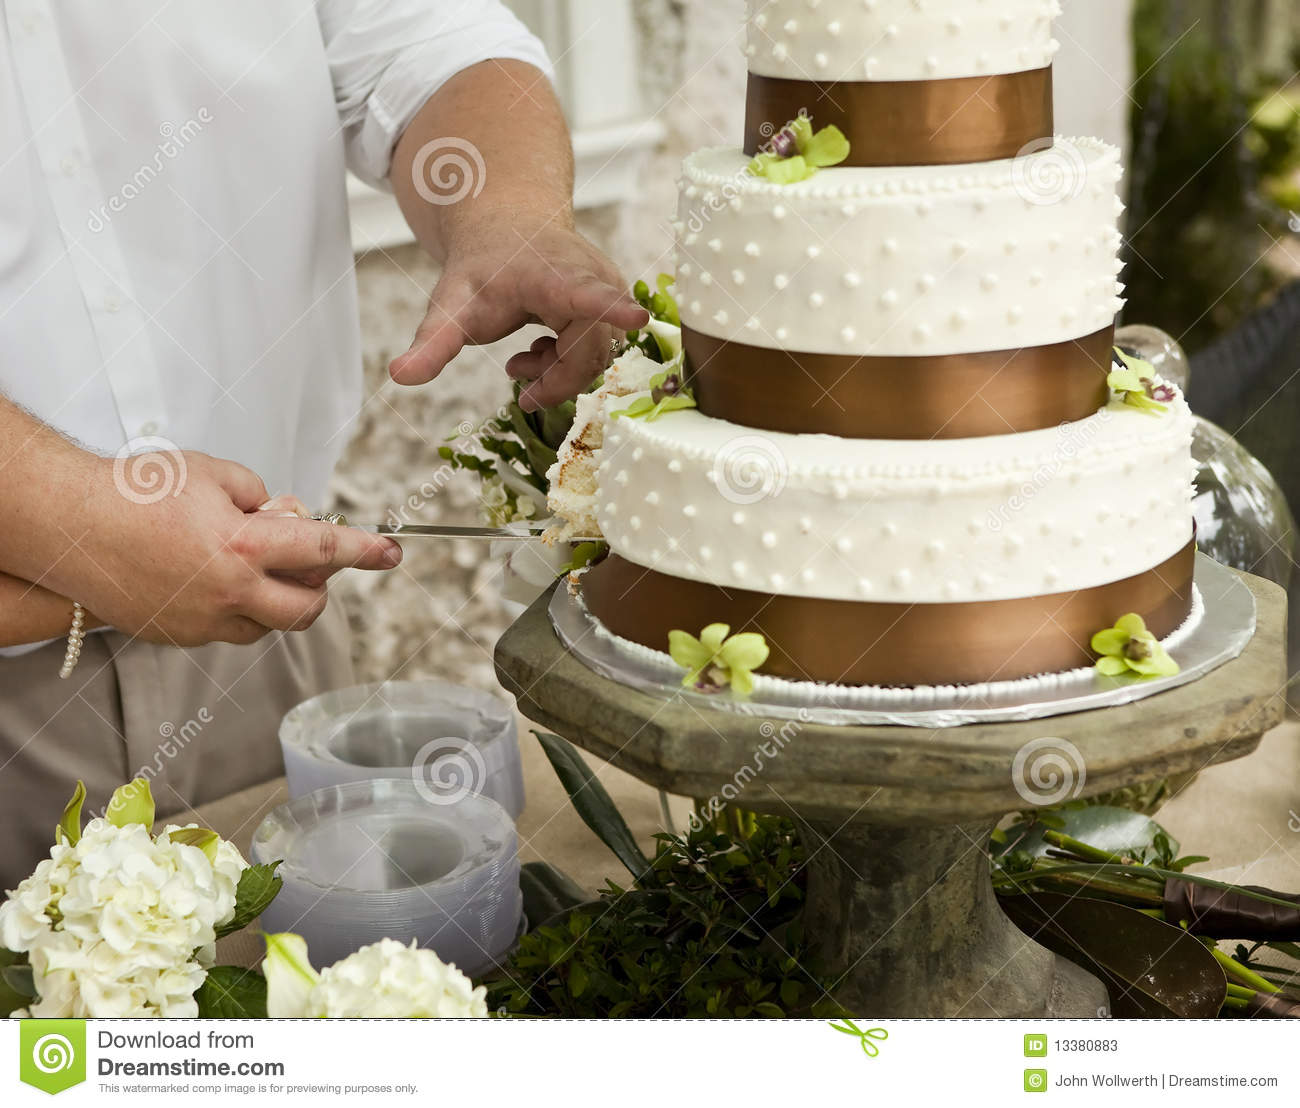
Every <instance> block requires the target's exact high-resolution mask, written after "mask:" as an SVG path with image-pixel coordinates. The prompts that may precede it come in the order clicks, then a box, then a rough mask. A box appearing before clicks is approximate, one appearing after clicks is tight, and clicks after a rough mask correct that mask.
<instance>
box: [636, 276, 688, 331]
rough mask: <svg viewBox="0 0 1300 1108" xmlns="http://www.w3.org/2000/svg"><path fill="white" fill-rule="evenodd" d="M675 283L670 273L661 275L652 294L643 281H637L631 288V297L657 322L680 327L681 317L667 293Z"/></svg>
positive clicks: (673, 300)
mask: <svg viewBox="0 0 1300 1108" xmlns="http://www.w3.org/2000/svg"><path fill="white" fill-rule="evenodd" d="M676 282H677V279H676V278H675V277H673V275H672V274H671V273H661V274H659V279H658V281H656V282H655V283H656V284H657V285H658V286H659V287H658V291H656V292H653V293H652V292H651V291H650V286H649V285H647V284H646V283H645V282H644V281H638V282H637V283H636V284H635V285H633V286H632V297H633V299H634V300H636V302H637V303H638V304H640V305H641V307H643V308H644V309H645V310H646V311H647V312H649V313H650V315H651V316H652V317H653V318H655V319H657V320H659V322H661V323H671V324H672V325H673V326H674V327H680V326H681V325H682V315H681V312H680V311H679V310H678V308H677V301H676V300H675V299H674V298H673V296H672V294H671V293H670V292H669V291H668V290H669V289H670V288H672V287H673V285H674V284H676Z"/></svg>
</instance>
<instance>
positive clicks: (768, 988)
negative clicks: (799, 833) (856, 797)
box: [488, 816, 840, 1018]
mask: <svg viewBox="0 0 1300 1108" xmlns="http://www.w3.org/2000/svg"><path fill="white" fill-rule="evenodd" d="M657 841H658V846H657V849H656V851H655V856H654V859H653V860H652V862H651V863H650V868H649V870H648V871H647V872H646V873H645V874H644V875H643V877H642V879H641V880H640V881H638V882H637V883H636V884H635V885H633V886H632V887H630V888H623V887H621V886H619V885H616V884H614V883H613V882H610V883H609V884H608V885H607V886H606V887H605V888H604V889H602V890H601V892H600V895H599V899H598V900H597V901H596V902H593V903H591V904H587V905H582V906H579V907H576V908H573V909H571V910H569V911H568V912H567V914H564V915H561V916H559V917H556V918H554V919H552V920H551V921H550V922H549V923H546V924H544V925H543V926H541V927H538V928H537V929H536V930H534V931H532V932H531V933H529V934H528V935H526V936H524V938H523V940H522V941H521V942H520V944H519V947H518V949H517V950H516V951H515V953H514V955H513V956H512V957H511V959H510V961H509V963H508V964H507V965H506V967H505V970H504V972H503V974H502V976H501V977H500V978H498V979H496V980H494V981H492V982H490V983H489V994H488V999H489V1004H490V1005H491V1006H493V1007H495V1008H497V1009H498V1010H500V1011H502V1012H503V1013H505V1014H509V1015H520V1016H567V1017H577V1018H584V1017H591V1018H620V1017H626V1018H650V1017H665V1018H691V1017H735V1018H744V1017H750V1018H754V1017H774V1018H775V1017H782V1016H792V1015H808V1014H840V1013H839V1011H838V1008H837V1006H836V1005H835V1004H834V1003H833V1001H831V1000H830V998H829V995H828V993H827V991H826V985H825V983H824V982H823V981H821V980H819V979H818V978H817V977H816V976H814V975H813V974H812V973H810V972H809V970H808V968H807V967H808V966H809V964H810V957H809V953H808V950H807V947H806V944H805V943H804V941H803V938H802V936H801V933H800V929H799V925H798V923H797V914H798V911H799V909H800V907H801V906H802V903H803V883H802V880H801V873H802V869H803V863H804V851H803V848H802V846H801V845H800V844H799V842H798V840H797V839H796V837H795V832H794V827H793V825H792V824H791V823H790V821H788V820H784V819H780V818H777V817H774V816H758V817H756V826H755V829H754V834H753V835H752V836H751V837H750V838H749V839H746V840H740V841H737V840H735V839H733V838H731V837H730V836H729V835H726V834H722V833H719V832H716V831H714V830H713V829H712V828H706V829H704V830H701V831H698V832H690V833H689V834H688V835H687V836H685V837H681V836H678V835H660V836H658V837H657Z"/></svg>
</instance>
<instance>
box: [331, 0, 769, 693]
mask: <svg viewBox="0 0 1300 1108" xmlns="http://www.w3.org/2000/svg"><path fill="white" fill-rule="evenodd" d="M634 9H635V12H636V17H637V23H638V35H639V39H640V57H641V64H642V75H643V79H644V86H645V88H644V92H645V102H646V105H647V110H648V111H649V112H651V113H652V114H654V115H655V116H657V117H658V118H659V119H660V120H661V121H662V122H663V123H664V125H665V126H666V128H667V134H666V137H665V139H664V141H663V142H662V144H661V145H660V146H659V148H658V149H657V150H656V151H654V153H653V154H652V155H650V156H649V157H648V158H647V159H646V165H645V169H644V172H643V173H642V176H641V185H642V187H641V188H639V189H638V190H637V194H636V195H635V196H630V197H628V200H627V202H626V203H624V204H619V205H616V206H612V207H606V208H601V209H597V210H593V211H588V212H583V213H581V214H580V217H579V224H580V227H581V230H582V232H583V233H584V234H585V235H587V236H588V237H589V238H590V239H591V240H592V241H593V242H595V243H597V244H598V245H599V246H600V247H601V248H602V249H604V250H605V251H607V252H608V253H609V254H610V256H611V257H613V258H614V259H615V260H616V261H617V262H618V263H619V265H620V266H622V268H623V271H624V273H625V274H626V275H627V277H628V280H629V281H634V280H636V279H637V278H638V277H642V276H647V277H653V276H654V275H655V274H657V273H659V272H660V271H661V270H667V269H669V268H671V257H670V249H671V233H670V231H669V229H668V222H669V219H670V218H671V212H672V208H673V206H674V204H675V202H676V188H675V181H676V178H677V172H678V165H679V163H680V161H681V159H682V157H683V156H684V155H685V154H686V153H687V152H689V151H690V150H692V149H695V148H696V147H700V146H707V145H715V144H719V143H725V142H735V141H737V136H738V134H739V131H740V127H741V123H742V117H743V88H744V74H745V67H744V58H743V56H742V55H741V52H740V41H741V25H742V19H743V12H744V4H743V0H638V2H637V3H636V4H635V6H634ZM357 275H358V280H359V283H360V289H361V316H362V318H361V323H362V334H363V338H364V353H365V372H366V392H365V395H366V397H367V400H366V403H365V407H364V409H363V411H362V413H361V418H360V421H359V423H358V426H357V430H356V433H355V436H354V437H353V440H352V442H351V444H350V445H349V447H348V449H347V452H346V454H345V456H344V458H343V461H342V462H341V463H340V464H339V467H338V470H337V472H336V474H335V479H334V483H333V493H334V500H335V504H334V508H335V510H337V511H342V512H344V513H346V514H347V515H349V516H350V517H352V518H353V519H357V520H378V519H383V518H385V517H386V515H387V513H388V511H389V510H390V509H392V510H398V511H402V510H403V508H404V506H407V507H406V511H407V518H408V521H409V522H430V523H432V522H441V523H477V522H479V520H478V496H477V488H478V483H477V481H476V480H474V479H473V478H471V477H469V476H467V475H465V474H456V475H454V476H453V475H452V474H450V473H449V471H448V470H447V468H446V466H445V463H443V462H442V461H441V459H440V458H439V457H438V453H437V449H438V446H439V445H441V443H442V441H443V439H445V438H447V437H448V436H451V435H454V434H455V433H456V428H457V426H458V425H459V424H460V423H461V422H462V421H465V420H468V421H470V422H472V423H475V424H477V423H479V422H481V421H482V420H483V419H484V418H485V417H487V416H489V415H491V414H492V413H493V412H494V411H495V410H496V409H497V408H498V407H499V406H500V405H501V404H502V403H503V402H504V401H505V400H506V399H507V398H508V397H509V387H508V383H507V381H506V378H505V374H504V372H503V370H502V366H503V365H504V363H505V360H506V359H507V358H508V357H509V356H510V355H511V354H513V353H514V352H515V351H516V350H519V349H523V348H524V347H525V346H526V345H527V344H528V342H531V341H532V336H531V335H525V336H521V337H519V338H516V339H514V340H511V341H507V342H503V343H498V344H496V345H494V346H490V347H482V348H478V349H474V350H468V351H466V352H465V353H464V354H463V355H462V356H461V357H460V358H458V359H457V360H456V362H455V363H454V364H453V365H451V366H450V367H449V368H448V369H447V371H446V372H445V373H444V374H443V375H442V376H441V377H440V378H439V379H438V380H437V381H435V382H434V383H433V384H431V385H428V386H426V387H424V388H420V389H408V388H401V387H399V386H397V385H395V384H393V383H392V381H390V380H389V379H388V374H387V365H388V362H389V360H390V359H391V358H392V357H394V356H395V355H396V354H399V353H400V352H401V351H402V350H404V349H405V348H406V345H407V344H408V343H409V342H410V339H411V336H412V335H413V334H414V332H415V328H416V326H417V325H418V323H419V322H420V319H421V318H422V317H423V314H424V310H425V305H426V302H427V298H428V294H429V292H430V290H432V288H433V286H434V284H435V282H436V280H437V276H438V269H437V266H436V265H435V264H434V263H433V262H432V261H431V260H430V259H429V258H428V257H427V256H426V255H425V254H424V253H423V252H422V251H421V250H419V248H417V247H415V246H406V247H399V248H395V249H389V250H377V251H371V252H368V253H366V254H364V255H362V256H361V257H360V258H358V260H357ZM422 488H423V489H424V492H423V493H422V492H421V489H422ZM429 491H433V495H431V496H429V495H425V493H428V492H429ZM408 501H410V504H411V505H413V506H408ZM405 547H406V556H405V559H404V561H403V564H402V566H401V567H400V568H399V569H398V570H396V571H395V572H393V573H391V574H383V575H370V574H361V573H352V574H344V575H341V576H340V577H339V578H338V579H336V583H335V584H334V585H333V598H334V602H335V603H339V602H342V603H343V604H344V605H345V607H346V609H347V612H348V616H349V619H350V621H351V624H352V628H353V632H354V639H353V653H354V657H355V661H356V665H357V671H358V679H359V680H363V681H378V680H382V679H384V678H388V677H394V678H402V679H415V678H422V677H439V678H442V679H445V680H449V681H455V682H460V683H465V684H469V685H475V686H478V687H481V688H485V689H491V688H494V687H495V686H496V681H495V678H494V677H493V670H492V646H493V644H494V643H495V641H496V639H497V637H498V636H499V635H500V634H501V632H502V631H503V630H505V628H506V627H507V626H508V624H509V622H510V620H511V619H512V618H513V614H514V612H515V611H517V609H514V608H512V607H511V606H510V604H509V603H508V602H507V601H506V600H505V598H504V597H503V595H502V587H501V585H502V582H501V564H500V562H499V561H496V560H494V559H493V558H491V557H490V556H489V550H488V547H487V546H485V545H483V544H480V543H470V542H451V543H449V542H443V541H433V540H418V539H417V540H412V541H408V542H407V543H406V544H405Z"/></svg>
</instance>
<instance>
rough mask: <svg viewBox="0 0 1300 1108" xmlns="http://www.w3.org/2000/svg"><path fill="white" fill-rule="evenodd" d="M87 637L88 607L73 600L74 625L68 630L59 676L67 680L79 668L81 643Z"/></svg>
mask: <svg viewBox="0 0 1300 1108" xmlns="http://www.w3.org/2000/svg"><path fill="white" fill-rule="evenodd" d="M85 638H86V609H85V608H83V607H82V606H81V605H80V604H78V603H76V601H73V604H72V627H71V628H70V629H69V631H68V649H67V650H66V651H64V654H63V668H62V669H60V670H59V677H60V678H62V679H63V680H65V681H66V680H67V679H68V678H69V677H71V676H72V671H73V670H74V669H76V668H77V663H78V662H79V661H81V644H82V642H84V641H85Z"/></svg>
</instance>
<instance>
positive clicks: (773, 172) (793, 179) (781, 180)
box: [749, 154, 817, 185]
mask: <svg viewBox="0 0 1300 1108" xmlns="http://www.w3.org/2000/svg"><path fill="white" fill-rule="evenodd" d="M749 172H750V173H751V174H753V175H754V176H755V177H766V178H767V179H768V180H769V181H771V182H772V183H773V184H774V185H797V184H798V183H799V182H800V181H806V180H808V178H809V177H812V176H814V175H815V174H816V173H817V168H816V167H815V166H811V165H809V164H808V162H807V160H806V159H805V158H804V157H803V155H801V154H796V155H795V156H794V157H793V158H782V157H780V156H779V155H777V154H759V155H758V157H756V158H755V159H754V160H753V161H752V162H750V163H749Z"/></svg>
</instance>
